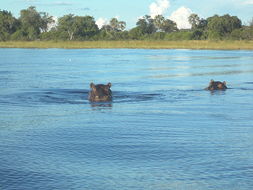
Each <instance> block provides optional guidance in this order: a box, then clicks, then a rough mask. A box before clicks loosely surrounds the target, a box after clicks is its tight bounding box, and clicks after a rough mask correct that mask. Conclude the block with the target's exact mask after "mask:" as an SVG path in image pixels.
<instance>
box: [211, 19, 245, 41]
mask: <svg viewBox="0 0 253 190" xmlns="http://www.w3.org/2000/svg"><path fill="white" fill-rule="evenodd" d="M207 22H208V24H207V28H208V33H209V34H208V36H209V38H218V39H221V38H223V37H225V36H227V35H229V34H230V33H231V32H232V31H233V30H235V29H239V28H241V27H242V22H241V20H240V19H239V18H238V17H236V16H230V15H228V14H226V15H223V16H218V15H214V16H213V17H209V18H208V19H207Z"/></svg>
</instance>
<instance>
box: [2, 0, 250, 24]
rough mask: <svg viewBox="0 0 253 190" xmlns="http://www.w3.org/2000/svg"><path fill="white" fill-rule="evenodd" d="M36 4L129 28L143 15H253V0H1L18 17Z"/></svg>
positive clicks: (180, 18) (181, 18) (182, 20)
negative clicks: (119, 22)
mask: <svg viewBox="0 0 253 190" xmlns="http://www.w3.org/2000/svg"><path fill="white" fill-rule="evenodd" d="M29 6H35V7H36V9H37V11H39V12H47V13H49V15H51V16H54V17H55V18H59V17H61V16H63V15H66V14H70V13H71V14H74V15H79V16H86V15H90V16H93V17H94V19H95V20H96V23H97V24H98V25H99V27H101V26H102V25H103V24H106V23H107V22H108V21H109V20H110V19H111V18H114V17H116V18H117V19H118V20H120V21H125V22H126V24H127V29H130V28H133V27H135V26H136V22H137V21H138V19H139V18H141V17H142V16H144V15H151V16H152V17H155V16H156V15H158V14H161V15H163V16H164V17H165V18H169V19H171V20H173V21H175V22H176V23H177V26H178V28H180V29H183V28H190V25H189V23H188V20H187V18H188V16H189V15H190V14H192V13H195V14H197V15H198V16H199V17H200V18H208V17H210V16H213V15H215V14H218V15H224V14H230V15H231V16H238V17H239V19H241V20H242V23H243V24H248V22H249V21H251V20H252V18H253V0H206V1H204V0H0V10H7V11H10V12H11V13H12V14H13V15H14V16H15V17H19V13H20V10H22V9H27V8H28V7H29Z"/></svg>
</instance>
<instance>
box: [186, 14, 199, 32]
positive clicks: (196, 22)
mask: <svg viewBox="0 0 253 190" xmlns="http://www.w3.org/2000/svg"><path fill="white" fill-rule="evenodd" d="M188 21H189V23H190V24H191V26H192V29H193V30H194V29H196V28H197V26H198V25H199V23H200V18H199V16H198V15H197V14H194V13H193V14H191V15H190V16H189V18H188Z"/></svg>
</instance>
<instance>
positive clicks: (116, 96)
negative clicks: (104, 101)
mask: <svg viewBox="0 0 253 190" xmlns="http://www.w3.org/2000/svg"><path fill="white" fill-rule="evenodd" d="M164 96H165V95H164V94H163V93H162V92H158V93H150V92H119V91H116V92H113V103H125V102H128V103H130V102H142V101H154V100H162V99H163V98H164Z"/></svg>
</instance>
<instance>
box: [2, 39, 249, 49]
mask: <svg viewBox="0 0 253 190" xmlns="http://www.w3.org/2000/svg"><path fill="white" fill-rule="evenodd" d="M0 48H38V49H50V48H59V49H196V50H201V49H203V50H208V49H210V50H253V41H207V40H189V41H139V40H138V41H6V42H0Z"/></svg>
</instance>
